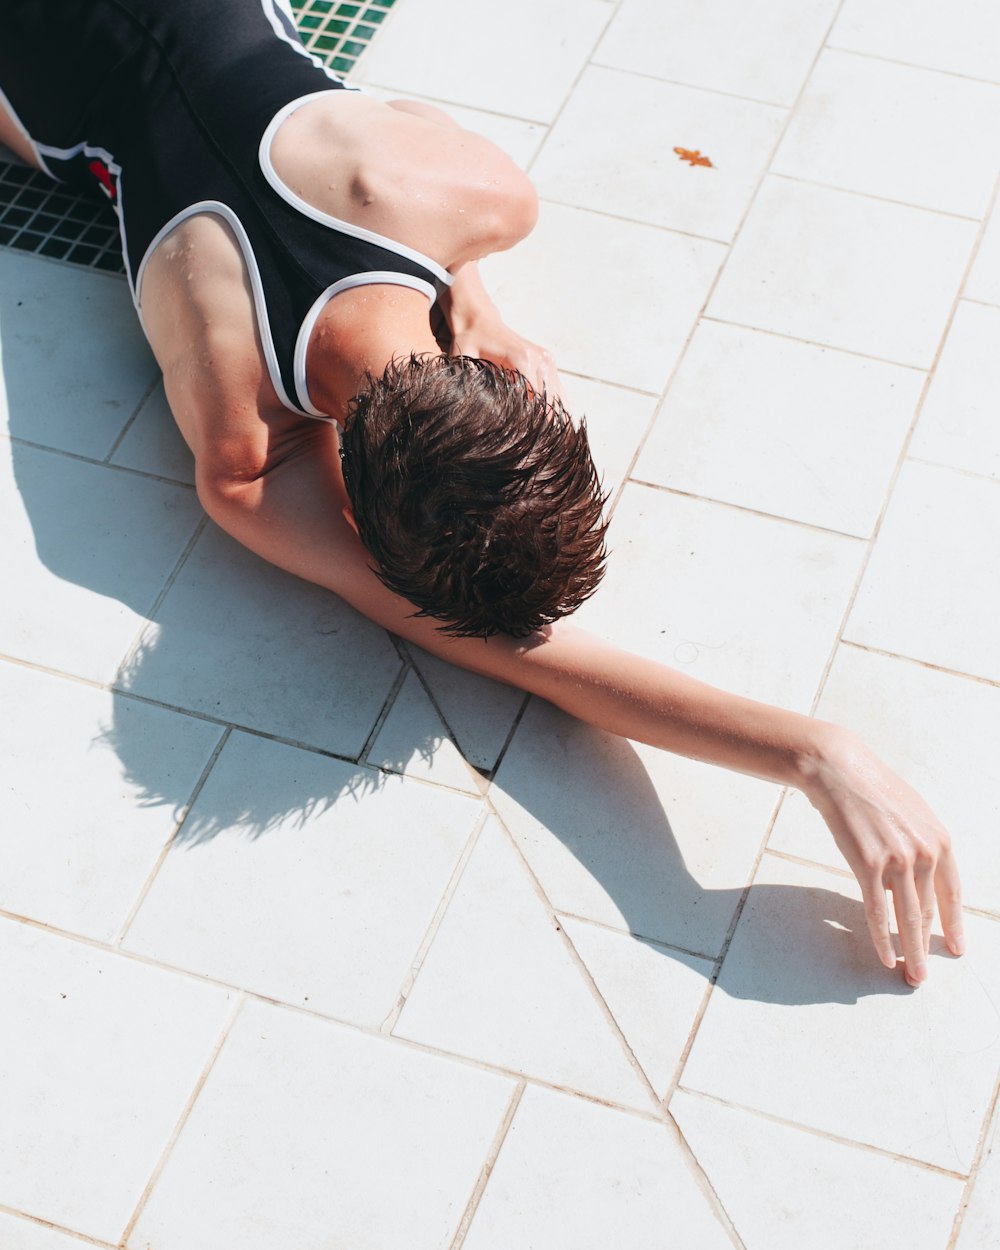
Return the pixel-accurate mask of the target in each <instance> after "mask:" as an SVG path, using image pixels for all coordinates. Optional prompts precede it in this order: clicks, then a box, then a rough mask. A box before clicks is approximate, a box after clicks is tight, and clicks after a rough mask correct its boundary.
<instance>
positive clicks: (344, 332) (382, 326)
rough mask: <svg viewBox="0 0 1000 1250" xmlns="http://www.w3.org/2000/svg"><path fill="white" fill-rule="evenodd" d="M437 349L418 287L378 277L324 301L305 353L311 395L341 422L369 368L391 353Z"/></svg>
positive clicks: (376, 372)
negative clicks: (374, 281) (372, 282)
mask: <svg viewBox="0 0 1000 1250" xmlns="http://www.w3.org/2000/svg"><path fill="white" fill-rule="evenodd" d="M440 351H441V348H440V347H439V346H438V343H437V340H436V339H435V338H434V335H433V333H432V332H431V327H430V317H429V312H428V307H427V297H426V296H425V295H423V294H421V292H420V291H414V290H412V289H411V288H410V287H404V286H390V285H388V284H381V283H380V284H377V285H372V286H360V287H354V288H353V289H352V290H349V291H343V292H342V293H341V294H340V295H338V296H337V297H336V298H335V299H332V300H331V301H330V303H329V304H327V306H326V308H325V309H324V310H323V312H322V313H321V315H320V317H319V320H318V321H317V322H316V326H315V328H314V329H313V332H312V336H311V338H310V339H309V349H308V352H307V355H306V376H307V378H308V381H309V396H310V398H311V399H312V402H313V403H314V404H315V406H316V407H317V408H318V409H319V410H320V411H321V412H323V413H326V414H327V415H328V416H331V417H333V418H334V420H335V421H337V422H338V424H340V425H343V423H344V419H345V417H346V416H347V406H348V404H349V402H350V401H351V400H352V399H353V398H354V396H355V395H357V394H358V392H359V391H361V390H363V389H364V387H365V385H366V375H367V374H369V373H370V374H372V375H373V376H374V377H380V376H381V375H382V373H383V372H384V371H385V367H386V365H388V363H389V361H390V360H392V359H393V358H395V357H400V356H403V357H405V356H409V355H410V353H411V352H415V353H417V354H420V353H422V352H431V353H433V354H435V355H436V354H438V353H440Z"/></svg>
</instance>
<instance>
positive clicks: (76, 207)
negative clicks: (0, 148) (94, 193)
mask: <svg viewBox="0 0 1000 1250" xmlns="http://www.w3.org/2000/svg"><path fill="white" fill-rule="evenodd" d="M395 3H396V0H358V3H337V0H292V9H293V11H294V14H295V22H296V25H297V26H298V28H299V33H300V34H301V36H302V41H303V43H304V44H305V45H306V47H307V48H308V50H309V51H310V52H311V53H312V54H313V55H314V56H317V57H319V59H320V60H321V61H322V62H323V63H324V64H325V65H328V66H329V67H330V68H331V69H332V70H334V71H335V72H336V73H338V74H346V73H347V72H348V71H349V70H351V69H352V68H353V67H354V63H355V62H356V61H357V59H358V57H359V56H360V55H361V53H362V52H363V51H364V50H365V48H366V47H367V46H368V44H369V43H371V41H372V39H373V38H374V37H375V34H376V32H377V31H378V28H379V26H380V25H381V24H382V22H384V21H385V19H386V17H387V16H388V13H389V10H390V9H391V8H392V6H393V5H394V4H395ZM0 247H11V248H17V249H18V250H19V251H22V252H35V253H37V254H38V255H40V256H51V257H52V258H53V259H55V260H64V261H67V262H68V263H69V264H72V265H85V266H87V267H88V268H90V269H105V270H108V271H109V272H111V273H123V272H124V269H123V266H122V258H121V243H120V236H119V233H118V221H117V218H116V217H115V216H114V215H113V214H112V213H111V211H110V209H109V207H108V206H107V205H105V204H102V203H101V201H100V200H98V199H96V198H95V199H89V198H87V197H86V196H79V195H77V194H76V193H75V192H72V191H66V190H65V189H63V188H61V187H60V186H59V185H58V184H53V182H52V181H51V180H50V179H49V178H48V177H46V175H45V174H43V173H40V172H39V171H38V170H35V169H29V168H28V167H27V166H25V165H20V164H13V163H11V162H9V161H3V160H0Z"/></svg>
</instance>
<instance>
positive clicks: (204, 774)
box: [111, 727, 232, 950]
mask: <svg viewBox="0 0 1000 1250" xmlns="http://www.w3.org/2000/svg"><path fill="white" fill-rule="evenodd" d="M231 733H232V729H231V728H229V727H227V728H226V729H225V730H224V731H223V733H222V735H221V737H220V738H219V741H218V742H217V743H216V744H215V747H214V748H213V750H212V753H211V755H210V756H209V757H208V762H207V763H206V764H205V767H204V768H203V769H202V770H201V774H200V776H199V777H198V780H197V781H196V782H195V784H194V789H193V790H192V791H191V796H190V798H189V799H188V801H187V802H186V803H185V804H184V807H183V809H182V812H181V816H180V818H179V819H178V820H177V822H176V824H175V825H174V828H173V830H172V831H171V833H170V836H169V837H168V838H167V840H166V842H165V843H164V844H163V847H162V848H161V850H160V853H159V855H158V856H157V857H156V863H155V864H154V865H153V867H152V869H151V871H150V873H149V875H148V876H147V877H146V880H145V881H144V882H143V884H142V885H141V886H140V888H139V893H138V894H137V895H136V899H135V902H134V903H133V904H132V906H131V907H130V908H129V909H128V911H127V912H126V913H125V918H124V920H123V921H122V923H121V924H120V925H119V927H118V932H117V933H116V934H115V936H114V937H113V938H112V939H111V945H112V947H113V948H115V949H119V950H120V949H121V945H122V943H123V942H124V940H125V937H126V934H127V933H128V931H129V929H130V928H131V927H132V922H133V921H134V920H135V918H136V915H137V914H138V912H139V908H140V907H141V906H142V905H143V903H144V902H145V901H146V896H147V894H148V893H149V891H150V890H151V889H152V886H153V882H154V881H155V880H156V877H157V874H158V873H159V871H160V869H161V868H162V867H163V864H164V863H165V862H166V859H167V856H168V855H169V854H170V852H171V850H172V849H173V847H174V846H175V845H176V843H177V841H178V839H179V837H180V832H181V829H183V827H184V824H185V822H186V821H187V818H188V817H189V816H190V814H191V810H192V808H193V807H194V805H195V803H196V802H197V800H198V796H199V795H200V794H201V792H202V790H203V789H204V787H205V782H206V781H207V780H208V776H209V773H211V771H212V769H213V768H214V767H215V762H216V760H217V759H218V758H219V756H220V755H221V753H222V748H223V747H224V746H225V745H226V743H227V742H228V741H229V737H230V734H231Z"/></svg>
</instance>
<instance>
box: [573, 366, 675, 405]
mask: <svg viewBox="0 0 1000 1250" xmlns="http://www.w3.org/2000/svg"><path fill="white" fill-rule="evenodd" d="M559 376H560V377H564V378H579V379H580V380H581V381H582V382H596V383H597V384H598V385H599V386H610V387H612V388H613V389H614V390H616V391H625V392H626V393H627V394H629V395H640V396H641V397H642V398H643V399H659V398H660V392H659V391H644V390H643V389H642V387H639V386H631V385H630V384H629V383H628V382H612V381H610V380H609V379H608V378H600V377H598V376H597V374H596V373H581V372H580V371H579V370H578V369H563V368H560V370H559Z"/></svg>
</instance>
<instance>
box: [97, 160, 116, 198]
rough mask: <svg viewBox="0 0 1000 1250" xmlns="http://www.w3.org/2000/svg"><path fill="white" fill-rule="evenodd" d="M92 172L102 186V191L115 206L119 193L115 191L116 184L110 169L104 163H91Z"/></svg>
mask: <svg viewBox="0 0 1000 1250" xmlns="http://www.w3.org/2000/svg"><path fill="white" fill-rule="evenodd" d="M90 172H91V173H92V174H93V175H94V177H95V178H96V179H97V181H98V182H99V183H100V184H101V190H102V191H103V192H104V194H105V195H106V196H107V197H108V199H109V200H110V201H111V203H112V204H113V203H114V202H115V200H116V199H117V198H118V192H117V190H116V189H115V184H114V181H113V180H112V177H111V170H110V169H108V167H107V165H105V163H104V162H103V161H91V162H90Z"/></svg>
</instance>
